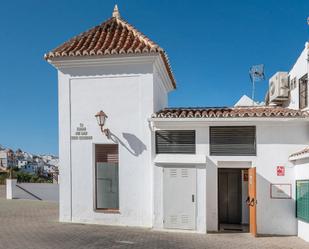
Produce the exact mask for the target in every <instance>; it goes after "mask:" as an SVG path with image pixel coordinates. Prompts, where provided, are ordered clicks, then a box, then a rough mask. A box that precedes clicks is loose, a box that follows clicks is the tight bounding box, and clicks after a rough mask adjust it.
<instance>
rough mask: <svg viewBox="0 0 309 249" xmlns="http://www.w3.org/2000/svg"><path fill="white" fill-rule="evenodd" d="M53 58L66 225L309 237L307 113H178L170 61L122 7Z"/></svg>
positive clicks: (258, 109) (262, 109)
mask: <svg viewBox="0 0 309 249" xmlns="http://www.w3.org/2000/svg"><path fill="white" fill-rule="evenodd" d="M45 58H46V59H47V61H48V62H49V63H51V64H52V65H53V66H55V67H56V68H57V70H58V84H59V85H58V87H59V131H60V132H59V149H60V151H59V154H60V155H59V156H60V178H61V179H60V221H64V222H82V223H95V224H106V225H125V226H141V227H150V228H154V229H184V230H186V229H188V230H194V231H197V232H201V233H206V232H207V231H218V230H230V229H232V230H233V229H235V230H239V229H243V228H244V229H246V226H241V225H240V224H249V225H250V231H251V233H252V234H256V233H258V234H280V235H296V234H297V230H298V225H299V224H298V219H297V218H296V217H295V191H296V190H295V186H296V178H295V175H296V174H297V173H296V172H297V169H298V168H297V166H295V163H294V162H293V161H291V158H289V156H290V155H291V154H293V153H295V152H297V151H300V150H302V149H303V148H305V147H306V146H307V145H308V141H309V134H308V120H309V119H308V113H307V112H305V111H301V110H298V106H296V104H295V108H293V109H294V110H293V109H288V108H286V107H281V106H253V107H232V108H195V109H193V108H167V103H168V101H167V100H168V93H169V92H170V91H172V90H174V89H175V88H176V83H175V80H174V76H173V74H172V71H171V68H170V65H169V62H168V58H167V55H166V53H165V52H164V51H163V49H162V48H160V47H159V46H158V45H157V44H156V43H154V42H153V41H151V40H150V39H149V38H147V37H146V36H144V35H143V34H142V33H140V32H139V31H138V30H136V29H135V28H134V27H133V26H131V25H130V24H128V23H127V22H126V21H124V20H123V19H122V18H121V17H120V15H119V12H118V10H117V8H115V10H114V12H113V17H112V18H110V19H108V20H107V21H105V22H103V23H102V24H100V25H99V26H96V27H94V28H92V29H90V30H88V31H87V32H85V33H82V34H81V35H78V36H76V37H74V38H73V39H71V40H69V41H68V42H66V43H64V44H63V45H61V46H60V47H58V48H56V49H54V50H53V51H52V52H50V53H48V54H46V56H45ZM291 97H292V98H293V95H292V94H291ZM273 99H274V98H273V96H272V101H274V100H273ZM280 101H282V100H280ZM280 101H279V100H276V104H277V105H278V103H279V104H280V103H281V102H280ZM284 101H288V98H286V99H284ZM283 106H284V105H283ZM290 107H292V106H290ZM100 110H103V111H104V112H105V113H106V114H107V116H108V118H107V119H106V123H105V125H104V126H102V127H99V126H98V124H97V121H96V118H95V114H96V113H98V112H99V111H100ZM101 114H102V115H103V113H101ZM102 117H103V116H102ZM106 129H108V130H109V131H107V130H106ZM102 131H103V132H102ZM304 170H305V171H308V169H307V168H306V167H305V166H304ZM300 174H302V173H300ZM306 179H308V176H307V178H306ZM247 197H249V198H248V199H247ZM248 206H249V207H248ZM307 225H308V223H306V222H304V226H307ZM307 235H308V232H307ZM302 237H305V236H302Z"/></svg>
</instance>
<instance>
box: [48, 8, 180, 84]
mask: <svg viewBox="0 0 309 249" xmlns="http://www.w3.org/2000/svg"><path fill="white" fill-rule="evenodd" d="M151 53H158V54H159V55H160V56H161V58H162V60H163V63H164V65H165V67H166V69H167V72H168V75H169V77H170V79H171V81H172V84H173V86H174V88H176V82H175V78H174V76H173V73H172V70H171V66H170V63H169V59H168V56H167V54H166V53H165V51H164V50H163V49H162V48H161V47H159V45H158V44H156V43H155V42H153V41H152V40H150V39H149V38H148V37H147V36H145V35H144V34H142V33H141V32H139V31H138V30H137V29H136V28H134V27H133V26H132V25H130V24H129V23H127V22H126V21H125V20H123V19H122V18H121V17H120V14H119V12H118V8H117V6H115V9H114V12H113V17H111V18H110V19H108V20H106V21H105V22H103V23H101V24H100V25H98V26H95V27H93V28H91V29H89V30H88V31H86V32H83V33H81V34H79V35H77V36H75V37H73V38H72V39H70V40H69V41H67V42H65V43H63V44H62V45H60V46H59V47H57V48H55V49H53V50H52V51H51V52H49V53H47V54H45V56H44V57H45V59H46V60H48V59H52V58H55V57H69V56H71V57H74V56H75V57H76V56H104V55H117V54H118V55H120V54H151Z"/></svg>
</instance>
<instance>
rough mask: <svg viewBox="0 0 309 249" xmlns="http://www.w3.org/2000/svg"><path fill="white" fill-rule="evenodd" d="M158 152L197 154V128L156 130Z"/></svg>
mask: <svg viewBox="0 0 309 249" xmlns="http://www.w3.org/2000/svg"><path fill="white" fill-rule="evenodd" d="M156 153H157V154H168V153H173V154H176V153H177V154H195V130H160V131H156Z"/></svg>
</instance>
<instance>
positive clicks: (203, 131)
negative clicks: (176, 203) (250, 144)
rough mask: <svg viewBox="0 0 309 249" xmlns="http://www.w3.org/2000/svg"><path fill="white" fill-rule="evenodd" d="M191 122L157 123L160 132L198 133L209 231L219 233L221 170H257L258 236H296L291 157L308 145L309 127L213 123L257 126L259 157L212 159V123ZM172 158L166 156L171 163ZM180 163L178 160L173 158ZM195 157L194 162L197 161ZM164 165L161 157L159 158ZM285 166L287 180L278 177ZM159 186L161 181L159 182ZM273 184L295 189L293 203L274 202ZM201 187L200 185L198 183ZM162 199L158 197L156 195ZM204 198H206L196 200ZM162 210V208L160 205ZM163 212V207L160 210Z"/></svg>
mask: <svg viewBox="0 0 309 249" xmlns="http://www.w3.org/2000/svg"><path fill="white" fill-rule="evenodd" d="M188 123H189V122H187V123H186V122H183V123H182V124H181V123H180V122H179V123H178V124H175V122H174V123H173V122H157V123H156V127H157V128H159V129H195V130H196V143H197V145H196V146H197V147H196V153H197V154H196V155H195V156H193V158H191V160H196V161H199V160H200V158H201V155H202V156H205V157H206V159H205V161H206V163H205V165H206V179H203V180H206V185H205V186H204V187H205V188H206V189H204V191H206V200H205V201H206V223H207V231H217V229H218V189H217V186H218V182H217V179H218V175H217V170H218V168H219V167H221V168H228V167H232V168H249V167H256V169H257V200H258V205H257V230H258V233H259V234H280V235H296V234H297V220H296V218H295V200H294V199H295V172H294V167H293V165H292V163H291V162H289V161H288V157H289V155H290V154H292V153H293V152H295V151H297V150H301V149H302V148H304V146H306V144H307V143H308V141H309V134H308V126H307V124H306V123H305V122H302V123H300V122H297V121H296V122H282V121H277V122H270V121H269V122H262V121H259V122H238V123H237V122H228V121H226V122H220V121H217V122H213V123H212V124H211V125H213V126H215V125H256V126H257V156H246V157H243V156H234V157H233V156H229V157H225V156H210V155H209V123H206V122H205V123H199V124H198V123H196V124H193V125H189V124H188ZM171 157H172V156H170V157H168V155H166V156H165V159H166V161H168V162H169V163H171V162H172V161H171V159H170V158H171ZM173 157H174V158H175V159H174V160H175V162H177V163H179V160H178V158H179V157H178V156H177V155H173ZM194 157H195V159H194ZM157 158H158V159H155V160H160V163H163V159H162V157H161V156H157ZM281 165H283V166H285V171H286V174H285V176H281V177H279V176H277V172H276V167H277V166H281ZM158 182H160V178H159V180H158ZM271 183H273V184H274V183H277V184H279V183H288V184H291V185H292V199H284V200H278V199H271V198H270V184H271ZM198 184H199V183H198ZM157 194H158V195H159V193H157ZM197 198H202V200H203V201H204V199H203V196H197ZM158 205H159V206H160V205H162V204H158ZM158 208H160V207H158Z"/></svg>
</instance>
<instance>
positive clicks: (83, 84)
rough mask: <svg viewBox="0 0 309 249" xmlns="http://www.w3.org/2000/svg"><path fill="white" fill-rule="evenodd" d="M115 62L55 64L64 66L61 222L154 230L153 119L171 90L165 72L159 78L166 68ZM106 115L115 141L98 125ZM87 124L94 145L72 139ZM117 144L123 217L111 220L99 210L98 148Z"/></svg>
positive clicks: (145, 61) (151, 61)
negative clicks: (96, 190) (96, 188)
mask: <svg viewBox="0 0 309 249" xmlns="http://www.w3.org/2000/svg"><path fill="white" fill-rule="evenodd" d="M113 60H114V59H113V58H112V59H110V60H109V59H104V60H103V59H102V60H100V61H94V62H93V61H87V60H85V61H78V62H76V63H75V64H74V63H72V62H70V61H69V62H67V61H65V62H56V63H55V64H56V66H59V65H60V66H59V68H60V69H59V74H58V75H59V144H60V146H59V147H60V148H59V149H60V152H59V154H60V182H61V184H60V220H61V221H72V222H83V223H98V224H111V225H129V226H143V227H152V222H153V194H152V193H153V184H152V182H153V178H152V171H153V169H152V163H151V162H152V146H151V142H152V139H151V135H152V134H151V129H150V127H149V123H148V118H149V117H150V116H151V114H152V113H153V112H155V111H157V110H158V108H161V107H164V106H165V104H166V103H167V97H166V96H165V95H166V94H167V92H168V91H169V90H170V89H168V88H167V87H166V85H163V82H164V80H160V79H159V77H162V78H163V77H165V75H162V74H163V73H162V71H160V72H159V73H156V74H154V70H155V69H156V68H157V67H158V65H155V64H156V63H157V64H160V62H159V63H158V62H157V61H156V60H157V57H141V58H138V57H131V58H123V57H122V58H118V61H117V62H115V61H113ZM68 64H70V65H68ZM94 64H95V65H94ZM159 66H160V65H159ZM161 70H162V69H161ZM165 73H166V72H165ZM159 84H162V86H159ZM165 84H166V83H165ZM100 110H103V111H104V112H106V114H107V115H108V119H107V122H106V127H107V128H109V129H110V131H111V133H112V137H113V139H112V140H108V139H107V138H106V137H105V136H104V135H103V134H102V133H101V131H100V128H99V126H98V125H97V122H96V119H95V117H94V115H95V114H96V113H97V112H98V111H100ZM81 123H82V124H83V125H84V126H85V127H86V129H87V132H88V136H92V140H71V139H70V136H71V135H74V133H75V131H76V128H77V127H78V126H79V125H80V124H81ZM114 142H116V143H118V144H119V205H120V207H119V209H120V212H119V213H118V214H107V213H102V212H99V211H96V210H95V208H94V203H95V199H94V198H95V197H94V186H95V184H94V178H95V176H94V167H95V162H94V147H95V144H104V143H114Z"/></svg>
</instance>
